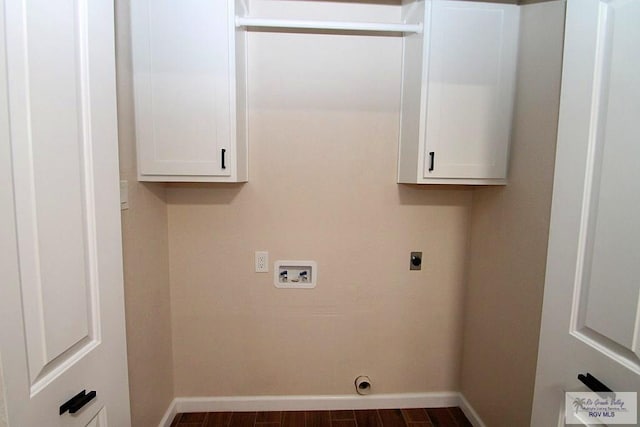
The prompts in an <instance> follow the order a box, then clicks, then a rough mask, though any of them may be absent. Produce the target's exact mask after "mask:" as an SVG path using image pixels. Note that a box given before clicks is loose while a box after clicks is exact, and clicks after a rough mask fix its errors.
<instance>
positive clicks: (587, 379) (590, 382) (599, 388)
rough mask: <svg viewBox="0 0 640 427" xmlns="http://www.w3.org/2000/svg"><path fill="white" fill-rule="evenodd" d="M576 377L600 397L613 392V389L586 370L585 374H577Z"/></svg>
mask: <svg viewBox="0 0 640 427" xmlns="http://www.w3.org/2000/svg"><path fill="white" fill-rule="evenodd" d="M578 379H579V380H580V381H581V382H582V383H583V384H584V385H586V386H587V387H588V388H589V390H591V391H592V392H594V393H596V394H597V395H598V396H600V397H603V398H605V397H608V396H610V395H611V394H613V390H611V389H610V388H609V387H607V386H606V385H604V384H603V383H602V382H600V380H598V379H597V378H596V377H594V376H593V375H591V374H590V373H588V372H587V375H583V374H578Z"/></svg>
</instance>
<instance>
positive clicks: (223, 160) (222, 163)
mask: <svg viewBox="0 0 640 427" xmlns="http://www.w3.org/2000/svg"><path fill="white" fill-rule="evenodd" d="M226 153H227V150H226V149H225V148H223V149H222V159H221V160H222V162H221V166H222V169H226V168H227V166H226V165H225V164H224V163H225V160H226V159H225V154H226Z"/></svg>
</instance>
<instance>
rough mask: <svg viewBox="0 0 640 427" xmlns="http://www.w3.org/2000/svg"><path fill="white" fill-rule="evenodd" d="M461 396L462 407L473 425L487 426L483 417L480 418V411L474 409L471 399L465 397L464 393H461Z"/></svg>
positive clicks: (478, 426)
mask: <svg viewBox="0 0 640 427" xmlns="http://www.w3.org/2000/svg"><path fill="white" fill-rule="evenodd" d="M459 396H460V409H462V412H464V415H465V416H466V417H467V419H468V420H469V422H470V423H471V424H472V425H473V427H487V426H486V425H485V423H484V422H483V421H482V419H480V416H479V415H478V413H477V412H476V411H475V410H474V409H473V407H472V406H471V404H470V403H469V401H468V400H467V399H466V398H465V397H464V395H463V394H462V393H460V394H459Z"/></svg>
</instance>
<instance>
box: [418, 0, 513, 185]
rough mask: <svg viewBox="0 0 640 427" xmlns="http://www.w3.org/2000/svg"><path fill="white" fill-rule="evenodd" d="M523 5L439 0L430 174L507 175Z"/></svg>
mask: <svg viewBox="0 0 640 427" xmlns="http://www.w3.org/2000/svg"><path fill="white" fill-rule="evenodd" d="M518 23H519V9H518V7H517V6H515V5H501V4H489V3H475V2H461V1H434V2H433V3H432V9H431V22H430V25H429V30H428V31H429V35H430V40H429V47H428V50H427V55H428V63H427V70H426V75H425V78H426V79H427V81H428V83H427V109H426V129H425V150H424V156H425V159H424V171H423V174H424V177H425V178H505V177H506V171H507V160H508V147H509V140H510V130H511V117H512V109H513V96H514V82H515V67H516V56H517V45H518Z"/></svg>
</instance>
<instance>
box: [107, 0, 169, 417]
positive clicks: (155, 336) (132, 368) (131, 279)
mask: <svg viewBox="0 0 640 427" xmlns="http://www.w3.org/2000/svg"><path fill="white" fill-rule="evenodd" d="M128 3H129V2H128V0H117V1H116V13H117V25H116V32H117V36H116V37H117V68H118V69H117V72H118V122H119V123H118V126H119V129H118V136H119V139H120V176H121V179H123V180H127V181H128V182H129V205H130V208H129V209H128V210H124V211H122V240H123V251H124V279H125V308H126V320H127V346H128V361H129V390H130V393H131V413H132V425H133V426H136V427H151V426H153V427H156V426H157V425H158V423H159V422H160V418H161V417H162V415H163V414H164V412H165V411H166V410H167V408H168V406H169V404H170V402H171V400H172V399H173V376H172V371H173V361H172V355H173V351H172V346H171V314H170V302H169V301H170V298H169V295H170V294H169V259H168V239H167V207H166V202H165V191H164V187H163V185H162V184H141V183H138V182H137V180H136V166H135V131H134V124H133V120H134V119H133V98H132V96H133V95H132V82H131V79H132V75H131V74H132V72H131V59H130V56H131V53H130V42H129V13H128Z"/></svg>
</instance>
